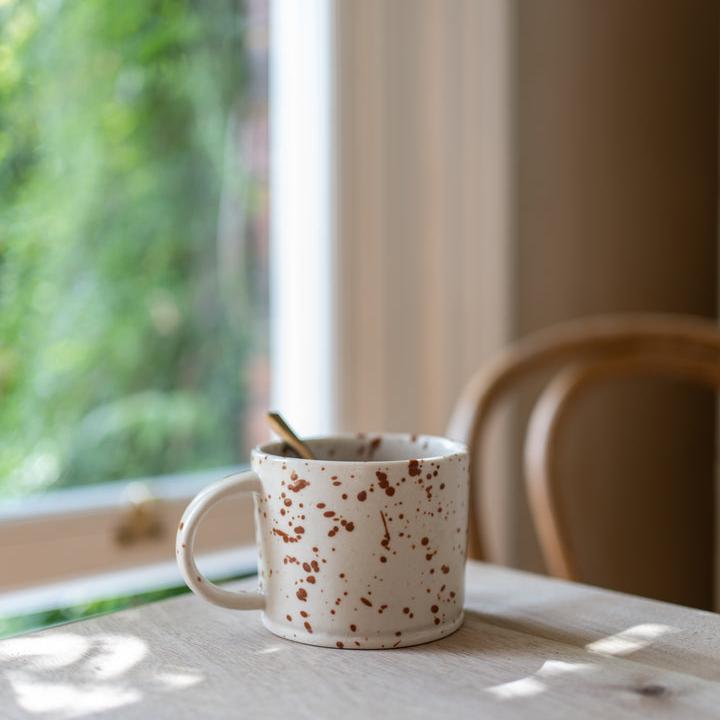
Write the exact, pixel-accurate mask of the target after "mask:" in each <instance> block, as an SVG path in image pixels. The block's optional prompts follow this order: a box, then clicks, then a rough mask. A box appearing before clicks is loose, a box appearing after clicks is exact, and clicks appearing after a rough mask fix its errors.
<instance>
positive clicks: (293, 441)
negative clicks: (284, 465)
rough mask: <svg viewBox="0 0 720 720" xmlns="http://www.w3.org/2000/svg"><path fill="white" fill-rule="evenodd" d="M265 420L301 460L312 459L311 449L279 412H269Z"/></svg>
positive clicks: (313, 457)
mask: <svg viewBox="0 0 720 720" xmlns="http://www.w3.org/2000/svg"><path fill="white" fill-rule="evenodd" d="M267 421H268V423H269V425H270V427H271V428H272V430H273V432H274V433H275V434H277V435H279V436H280V437H281V438H282V439H283V440H284V441H285V442H286V443H287V444H288V445H289V446H290V447H291V448H292V449H293V450H294V451H295V452H296V453H297V454H298V455H299V456H300V457H301V458H302V459H303V460H314V459H315V456H314V455H313V453H312V450H310V448H309V447H308V446H307V445H306V444H305V443H304V442H303V441H302V440H301V439H300V438H299V437H298V436H297V435H296V434H295V433H294V432H293V431H292V430H291V428H290V426H289V425H288V424H287V423H286V422H285V420H284V418H283V416H282V415H280V413H276V412H269V413H268V414H267Z"/></svg>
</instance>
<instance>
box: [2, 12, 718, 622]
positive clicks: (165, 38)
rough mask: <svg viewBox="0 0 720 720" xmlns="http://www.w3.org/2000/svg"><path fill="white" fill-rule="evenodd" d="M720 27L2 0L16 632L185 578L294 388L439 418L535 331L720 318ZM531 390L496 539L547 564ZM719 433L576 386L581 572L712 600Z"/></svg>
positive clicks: (679, 412) (710, 416)
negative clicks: (648, 317)
mask: <svg viewBox="0 0 720 720" xmlns="http://www.w3.org/2000/svg"><path fill="white" fill-rule="evenodd" d="M719 31H720V6H719V5H718V3H717V2H716V1H715V0H693V1H692V2H687V1H683V0H657V1H656V2H653V3H649V2H645V1H643V0H590V1H588V2H583V3H578V2H575V1H574V0H446V1H443V0H393V1H392V2H391V1H389V0H363V1H362V2H353V1H352V0H295V1H294V0H245V1H244V2H241V1H240V0H214V1H213V2H200V1H194V0H143V1H142V2H141V1H140V0H127V1H126V2H124V3H100V2H97V1H95V0H74V1H69V0H0V392H1V393H2V403H1V404H0V564H2V567H3V568H4V569H5V570H6V572H5V573H4V577H3V578H2V579H0V632H2V633H5V634H11V633H14V632H19V631H21V630H24V629H27V628H30V627H37V626H39V625H42V624H47V623H52V622H59V621H62V620H65V619H68V618H72V617H79V616H84V615H87V614H88V613H94V612H99V611H105V610H109V609H115V608H117V607H121V606H125V605H127V604H128V603H135V602H144V601H147V600H148V599H153V598H156V597H162V596H165V595H167V594H172V593H175V592H178V591H179V588H180V581H179V575H178V573H177V572H176V571H175V568H174V566H173V565H174V563H173V562H172V552H173V551H172V547H173V542H174V535H175V532H174V528H175V525H176V522H177V518H178V517H179V514H180V512H181V510H182V508H183V507H184V505H185V504H186V503H187V502H188V501H189V499H190V498H191V497H192V496H193V495H194V494H195V493H196V492H197V491H198V490H199V489H200V488H201V487H202V486H203V485H205V484H207V483H208V482H210V481H211V480H213V479H216V478H217V477H221V476H222V475H223V474H225V473H227V472H228V471H229V469H230V468H235V467H238V466H241V465H243V464H245V463H246V462H247V459H248V451H249V449H250V448H251V447H252V446H253V445H255V444H256V443H257V442H260V441H263V440H264V439H266V438H267V437H268V436H269V433H268V430H267V428H266V426H265V423H264V420H263V414H264V411H265V410H266V409H267V408H268V406H269V405H272V406H274V407H276V408H277V409H279V410H281V411H282V412H283V413H284V414H285V415H286V417H287V418H288V420H289V421H290V422H291V424H292V425H293V426H294V427H295V428H296V429H297V430H298V431H299V432H300V433H302V434H305V435H311V434H316V433H322V432H329V431H335V430H351V431H360V430H364V431H365V430H370V431H372V430H402V431H409V432H429V433H440V434H442V433H444V432H445V431H446V428H447V426H448V420H449V418H450V416H451V413H452V410H453V407H454V406H455V403H456V402H457V399H458V397H459V396H460V393H461V391H462V390H463V388H464V387H465V385H466V383H467V382H468V380H469V379H470V377H471V376H472V375H473V373H474V372H475V371H476V370H478V368H481V367H482V366H483V365H484V364H485V363H487V362H488V361H489V360H490V359H491V358H492V357H494V355H495V354H496V353H497V352H498V351H500V350H501V349H503V348H505V347H507V346H508V345H509V344H511V343H512V342H514V341H515V340H517V339H518V338H523V337H525V336H527V335H528V334H530V333H532V332H535V331H537V330H541V329H543V328H547V327H551V326H553V325H554V324H556V323H559V322H562V321H566V320H570V319H573V318H585V317H589V316H592V315H596V314H602V313H624V312H663V313H683V314H689V315H693V316H701V317H705V318H710V319H715V318H717V314H718V294H717V291H718V281H717V278H718V270H719V267H720V266H719V264H718V251H717V247H718V224H717V217H718V213H717V209H718V101H719V100H720V98H719V97H718V89H719V87H720V85H719V82H718V81H719V79H720V78H719V75H718V68H719V63H720V33H719ZM539 389H540V383H538V384H537V386H532V385H531V386H529V387H524V388H522V389H521V391H520V392H518V393H517V394H516V396H515V397H514V398H513V400H512V402H510V403H509V404H508V406H507V407H506V408H504V410H503V413H502V416H501V418H500V419H499V422H498V423H496V427H494V429H493V434H492V440H491V442H490V443H488V454H489V456H488V457H487V464H488V466H489V467H490V468H491V472H490V473H488V478H487V483H488V487H487V493H486V495H487V497H486V498H485V502H484V508H483V517H482V522H483V523H485V524H486V526H487V528H488V534H489V536H490V541H491V550H492V552H491V556H492V559H493V560H494V561H497V562H502V563H504V564H508V565H511V566H514V567H520V568H524V569H529V570H533V571H539V572H543V571H545V570H546V567H545V564H544V562H543V559H542V556H541V553H540V550H539V546H538V542H537V539H536V535H535V531H534V529H533V522H532V518H531V515H530V512H529V510H528V504H527V500H526V498H525V491H524V486H523V479H522V467H521V466H522V441H523V436H524V431H525V426H526V424H527V418H528V414H529V412H530V410H531V408H532V405H533V402H534V399H535V398H536V396H537V393H538V391H539ZM715 415H716V410H715V401H714V397H713V396H712V394H711V393H710V392H707V391H704V390H698V389H695V388H691V387H688V386H687V385H685V384H675V383H672V382H667V381H658V380H650V379H647V380H645V379H643V380H633V381H632V382H629V381H625V380H621V381H618V382H615V383H612V384H603V385H602V386H601V387H600V388H598V389H596V390H594V391H593V392H592V393H591V394H590V395H589V396H588V398H587V399H586V400H583V403H582V406H581V408H580V411H579V412H578V413H577V414H576V415H574V421H573V425H572V427H571V428H570V430H569V439H568V440H567V442H566V443H565V445H564V449H563V467H564V468H567V476H568V483H567V488H566V490H567V498H568V499H567V502H568V503H572V507H574V508H576V511H575V512H573V513H571V514H570V519H571V520H570V522H571V525H572V528H571V529H572V531H573V533H574V534H575V535H576V536H577V538H578V547H581V548H582V550H581V555H582V558H583V561H584V566H585V568H586V570H585V575H584V577H583V579H584V580H585V581H587V582H591V583H595V584H599V585H603V586H606V587H611V588H615V589H620V590H624V591H627V592H633V593H637V594H642V595H647V596H650V597H657V598H660V599H664V600H670V601H673V602H679V603H683V604H688V605H693V606H697V607H703V608H708V609H709V608H713V607H715V608H716V609H717V607H718V602H720V571H719V570H720V562H718V560H717V558H718V557H720V553H718V552H717V547H718V540H717V536H716V534H715V517H716V516H717V509H718V507H720V506H718V503H717V501H716V497H717V492H716V472H715V467H716V434H717V433H716V426H715ZM214 513H215V515H214V516H213V520H212V521H209V523H208V524H209V525H210V526H211V527H208V528H207V531H206V529H205V528H204V529H203V535H204V538H203V543H204V545H205V549H206V551H207V556H206V558H205V563H206V564H205V566H204V569H206V571H207V572H208V573H209V574H210V575H211V576H213V577H215V578H230V577H238V576H241V575H243V574H246V573H250V572H252V567H253V564H254V554H253V551H252V549H251V548H249V547H245V546H249V545H250V544H251V543H252V538H253V536H254V531H253V529H252V519H251V515H250V507H249V506H247V504H246V503H242V502H240V501H238V502H237V503H235V504H232V503H228V505H227V507H224V508H219V509H218V510H217V511H214ZM237 545H242V546H243V547H244V548H245V549H243V550H242V551H238V550H236V549H232V548H236V546H237Z"/></svg>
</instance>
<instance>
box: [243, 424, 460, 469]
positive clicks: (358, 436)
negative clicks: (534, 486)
mask: <svg viewBox="0 0 720 720" xmlns="http://www.w3.org/2000/svg"><path fill="white" fill-rule="evenodd" d="M378 437H379V438H382V439H383V440H384V439H386V438H387V439H392V440H405V441H407V442H408V443H415V442H418V443H419V442H421V441H423V440H425V441H434V442H440V443H442V444H443V445H444V446H445V452H443V453H441V454H439V455H437V454H436V455H431V456H428V457H423V456H422V453H420V454H419V455H418V456H417V457H415V458H413V457H407V458H403V459H401V460H375V459H371V458H370V459H367V460H363V459H353V460H335V459H334V458H320V459H312V460H306V459H305V458H300V457H289V456H287V455H278V454H277V453H276V452H271V451H270V450H269V449H268V448H277V447H281V446H282V445H283V443H284V441H283V440H269V441H267V442H264V443H262V444H258V445H256V446H255V447H254V448H253V449H252V452H251V457H252V458H253V459H255V458H263V459H264V460H268V461H282V462H285V463H287V462H288V461H289V462H301V463H304V464H305V465H325V466H327V465H333V464H335V465H346V466H347V465H353V464H355V465H362V466H369V465H380V466H383V467H386V466H393V465H407V463H408V461H409V460H414V459H417V460H420V461H422V462H438V461H440V460H446V459H448V458H450V457H455V456H458V455H468V454H469V450H468V446H467V445H466V444H465V443H463V442H460V441H459V440H453V439H451V438H448V437H445V436H444V435H427V434H425V433H400V432H362V433H351V432H342V433H327V434H324V435H312V436H310V437H303V441H304V442H309V443H312V442H315V441H317V440H362V439H368V440H370V439H373V438H378Z"/></svg>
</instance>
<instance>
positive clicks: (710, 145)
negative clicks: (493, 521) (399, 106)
mask: <svg viewBox="0 0 720 720" xmlns="http://www.w3.org/2000/svg"><path fill="white" fill-rule="evenodd" d="M515 7H516V17H515V23H516V25H515V47H516V81H515V82H516V84H515V88H516V102H515V117H516V128H515V133H516V135H515V137H516V146H515V147H516V151H517V156H516V167H515V177H516V185H515V215H516V218H517V237H516V251H517V254H516V266H515V287H516V289H517V296H516V297H517V306H516V316H515V327H514V334H515V335H517V336H520V335H523V334H526V333H528V332H531V331H532V330H535V329H538V328H541V327H544V326H546V325H549V324H552V323H555V322H559V321H562V320H565V319H568V318H571V317H577V316H582V315H587V314H593V313H600V312H616V311H628V310H641V311H673V312H683V313H695V314H699V315H707V316H713V317H714V316H715V315H716V308H717V261H716V260H717V233H716V207H717V127H718V125H717V117H718V4H717V3H716V2H714V1H712V0H707V1H705V0H695V1H693V2H687V1H686V0H659V1H657V2H646V1H641V0H631V1H628V0H603V1H602V2H600V1H592V2H577V0H527V1H525V2H522V1H521V2H518V3H516V6H515ZM713 412H714V410H713V401H712V399H711V398H710V397H708V396H706V395H704V394H702V393H701V392H699V391H695V390H690V389H686V388H682V387H674V386H668V385H667V384H655V383H651V382H649V381H646V382H642V383H625V382H623V383H622V384H617V385H613V386H612V387H605V386H603V387H601V388H598V390H597V392H593V393H592V395H591V396H588V397H587V399H586V402H583V404H582V407H581V408H579V411H578V416H577V417H578V419H577V423H576V426H575V428H574V430H573V433H572V437H571V438H570V439H569V443H568V447H569V448H571V449H570V450H569V451H568V452H567V457H566V460H567V468H568V473H567V477H566V479H565V480H564V482H566V485H567V492H568V495H567V497H568V498H569V502H571V503H572V507H573V509H574V510H573V517H574V518H575V520H574V522H573V525H574V533H575V534H576V537H577V538H578V540H579V544H578V548H579V550H580V558H581V564H583V565H584V566H585V567H586V568H587V571H588V574H587V580H588V581H590V582H594V583H598V584H602V585H606V586H610V587H614V588H619V589H622V590H626V591H629V592H636V593H641V594H645V595H651V596H657V597H662V598H665V599H669V600H674V601H677V602H682V603H689V604H695V605H701V606H709V605H710V602H711V587H712V561H713V558H712V544H713V540H712V530H713V528H712V507H713V458H714V443H713ZM521 494H522V493H521V492H520V491H518V494H517V498H516V500H517V505H518V506H519V508H520V510H519V512H520V517H525V518H527V515H526V510H525V509H524V501H523V500H522V498H521ZM529 527H530V526H529V523H527V522H522V521H521V522H519V523H518V524H517V528H518V530H517V533H516V534H515V537H514V542H515V545H514V547H513V548H512V550H511V555H512V557H513V560H514V561H515V562H516V563H517V564H519V565H521V566H526V567H538V555H537V551H536V546H535V544H534V538H533V537H532V533H531V532H530V531H529Z"/></svg>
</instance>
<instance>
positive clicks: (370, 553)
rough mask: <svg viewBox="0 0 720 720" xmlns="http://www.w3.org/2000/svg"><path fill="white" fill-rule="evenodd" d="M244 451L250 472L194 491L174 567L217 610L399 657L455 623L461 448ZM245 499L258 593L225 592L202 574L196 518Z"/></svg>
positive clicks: (394, 445)
mask: <svg viewBox="0 0 720 720" xmlns="http://www.w3.org/2000/svg"><path fill="white" fill-rule="evenodd" d="M307 444H308V446H309V447H310V449H311V450H312V451H313V454H314V455H315V457H316V458H317V459H315V460H302V459H299V458H297V457H293V456H291V451H290V450H289V449H288V448H287V446H286V445H285V444H284V443H282V442H276V443H269V444H267V445H263V446H260V447H257V448H255V449H254V450H253V451H252V463H251V466H252V471H249V472H243V473H239V474H237V475H232V476H231V477H228V478H225V479H224V480H221V481H219V482H217V483H215V484H214V485H211V486H210V487H208V488H207V489H205V490H204V491H202V492H201V493H200V494H199V495H198V496H197V497H196V498H195V499H194V500H193V501H192V502H191V503H190V505H189V506H188V508H187V509H186V511H185V514H184V515H183V518H182V522H181V523H180V527H179V530H178V536H177V557H178V564H179V566H180V569H181V571H182V573H183V576H184V578H185V581H186V582H187V584H188V585H189V587H190V588H191V589H192V590H193V591H194V592H195V593H197V594H198V595H200V596H201V597H203V598H204V599H205V600H208V601H209V602H211V603H214V604H216V605H221V606H222V607H226V608H233V609H239V610H251V609H261V610H262V611H263V613H262V621H263V624H264V625H265V627H266V628H267V629H268V630H270V631H271V632H273V633H275V634H276V635H279V636H280V637H283V638H287V639H289V640H297V641H299V642H303V643H309V644H311V645H322V646H326V647H337V648H353V649H355V648H365V649H369V648H395V647H407V646H409V645H417V644H419V643H424V642H429V641H431V640H436V639H438V638H441V637H444V636H445V635H449V634H450V633H452V632H454V631H455V630H457V629H458V628H459V627H460V625H461V624H462V621H463V599H464V577H465V575H464V570H465V557H466V547H467V526H468V503H469V499H468V490H469V487H468V485H469V482H468V456H467V450H466V448H465V446H464V445H462V444H460V443H456V442H453V441H451V440H446V439H444V438H439V437H430V436H425V435H417V436H416V435H400V434H378V435H364V434H361V435H353V436H349V435H341V436H335V437H324V438H317V439H314V440H308V441H307ZM248 492H249V493H253V494H254V496H255V523H256V533H257V538H258V544H259V560H258V574H259V588H258V591H257V592H231V591H229V590H225V589H223V588H220V587H218V586H217V585H214V584H213V583H211V582H210V581H209V580H207V579H206V578H205V577H203V575H202V574H201V573H200V571H199V570H198V568H197V566H196V565H195V560H194V558H193V543H194V540H195V535H196V532H197V529H198V524H199V523H200V520H201V518H202V517H203V515H205V513H206V512H207V511H208V509H209V508H210V507H212V506H213V505H214V504H215V503H217V502H219V501H220V500H222V499H223V498H225V497H228V496H229V495H233V494H238V493H248Z"/></svg>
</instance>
